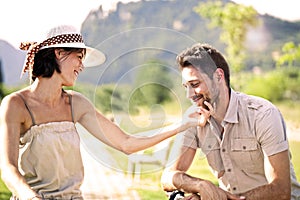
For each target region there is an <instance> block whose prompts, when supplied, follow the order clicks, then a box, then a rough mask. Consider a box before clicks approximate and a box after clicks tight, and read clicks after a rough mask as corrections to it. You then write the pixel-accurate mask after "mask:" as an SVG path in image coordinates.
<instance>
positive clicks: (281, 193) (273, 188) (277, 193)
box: [242, 184, 291, 200]
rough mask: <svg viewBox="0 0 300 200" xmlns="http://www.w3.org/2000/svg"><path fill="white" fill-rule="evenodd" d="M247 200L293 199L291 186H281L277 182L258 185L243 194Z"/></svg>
mask: <svg viewBox="0 0 300 200" xmlns="http://www.w3.org/2000/svg"><path fill="white" fill-rule="evenodd" d="M242 195H243V196H245V197H246V199H247V200H261V199H264V200H274V199H276V200H284V199H288V200H290V199H291V190H290V186H285V187H280V186H279V185H275V184H268V185H263V186H260V187H257V188H255V189H253V190H250V191H248V192H245V193H244V194H242Z"/></svg>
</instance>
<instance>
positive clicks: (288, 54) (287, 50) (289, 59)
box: [276, 42, 300, 67]
mask: <svg viewBox="0 0 300 200" xmlns="http://www.w3.org/2000/svg"><path fill="white" fill-rule="evenodd" d="M281 51H282V54H281V55H279V57H278V58H277V59H276V66H278V67H280V66H282V65H284V64H285V63H287V64H288V67H292V66H294V65H295V62H297V61H298V62H299V61H300V44H298V45H297V46H296V45H295V43H294V42H287V43H285V44H284V45H283V46H282V49H281Z"/></svg>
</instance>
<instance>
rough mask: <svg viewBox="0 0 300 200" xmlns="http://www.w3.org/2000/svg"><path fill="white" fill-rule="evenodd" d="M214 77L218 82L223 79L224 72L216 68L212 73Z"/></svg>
mask: <svg viewBox="0 0 300 200" xmlns="http://www.w3.org/2000/svg"><path fill="white" fill-rule="evenodd" d="M214 76H215V77H216V79H217V80H218V81H220V80H221V79H222V78H224V71H223V70H222V69H221V68H217V69H216V71H215V73H214Z"/></svg>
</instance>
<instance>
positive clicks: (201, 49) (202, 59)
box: [176, 43, 230, 88]
mask: <svg viewBox="0 0 300 200" xmlns="http://www.w3.org/2000/svg"><path fill="white" fill-rule="evenodd" d="M176 61H177V63H178V65H179V68H180V70H182V69H183V68H184V67H187V66H191V65H192V66H193V67H195V68H196V69H198V70H200V71H201V72H204V73H206V74H207V75H208V77H210V78H212V76H213V73H214V72H215V70H216V69H217V68H221V69H222V70H223V71H224V76H225V81H226V84H227V86H228V88H230V71H229V66H228V63H227V62H226V60H225V58H224V56H223V55H222V54H221V53H220V52H219V51H218V50H217V49H215V48H214V47H212V46H211V45H209V44H201V43H197V44H195V45H193V46H192V47H190V48H187V49H186V50H184V51H182V52H181V53H180V54H178V56H177V58H176Z"/></svg>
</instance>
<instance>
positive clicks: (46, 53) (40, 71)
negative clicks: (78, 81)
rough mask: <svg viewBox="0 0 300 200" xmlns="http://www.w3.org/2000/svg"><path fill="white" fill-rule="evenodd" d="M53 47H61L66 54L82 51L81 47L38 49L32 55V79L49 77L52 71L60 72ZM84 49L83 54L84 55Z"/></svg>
mask: <svg viewBox="0 0 300 200" xmlns="http://www.w3.org/2000/svg"><path fill="white" fill-rule="evenodd" d="M55 49H63V50H64V51H66V52H67V54H68V55H69V54H71V53H72V52H82V49H81V48H46V49H42V50H40V51H38V52H37V53H36V54H35V57H34V65H33V70H32V81H34V80H35V79H36V77H39V76H41V77H49V78H50V77H51V76H52V75H53V73H54V71H57V72H58V73H61V71H60V68H59V65H58V63H57V60H56V56H55ZM85 52H86V51H85V49H84V55H85Z"/></svg>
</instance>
